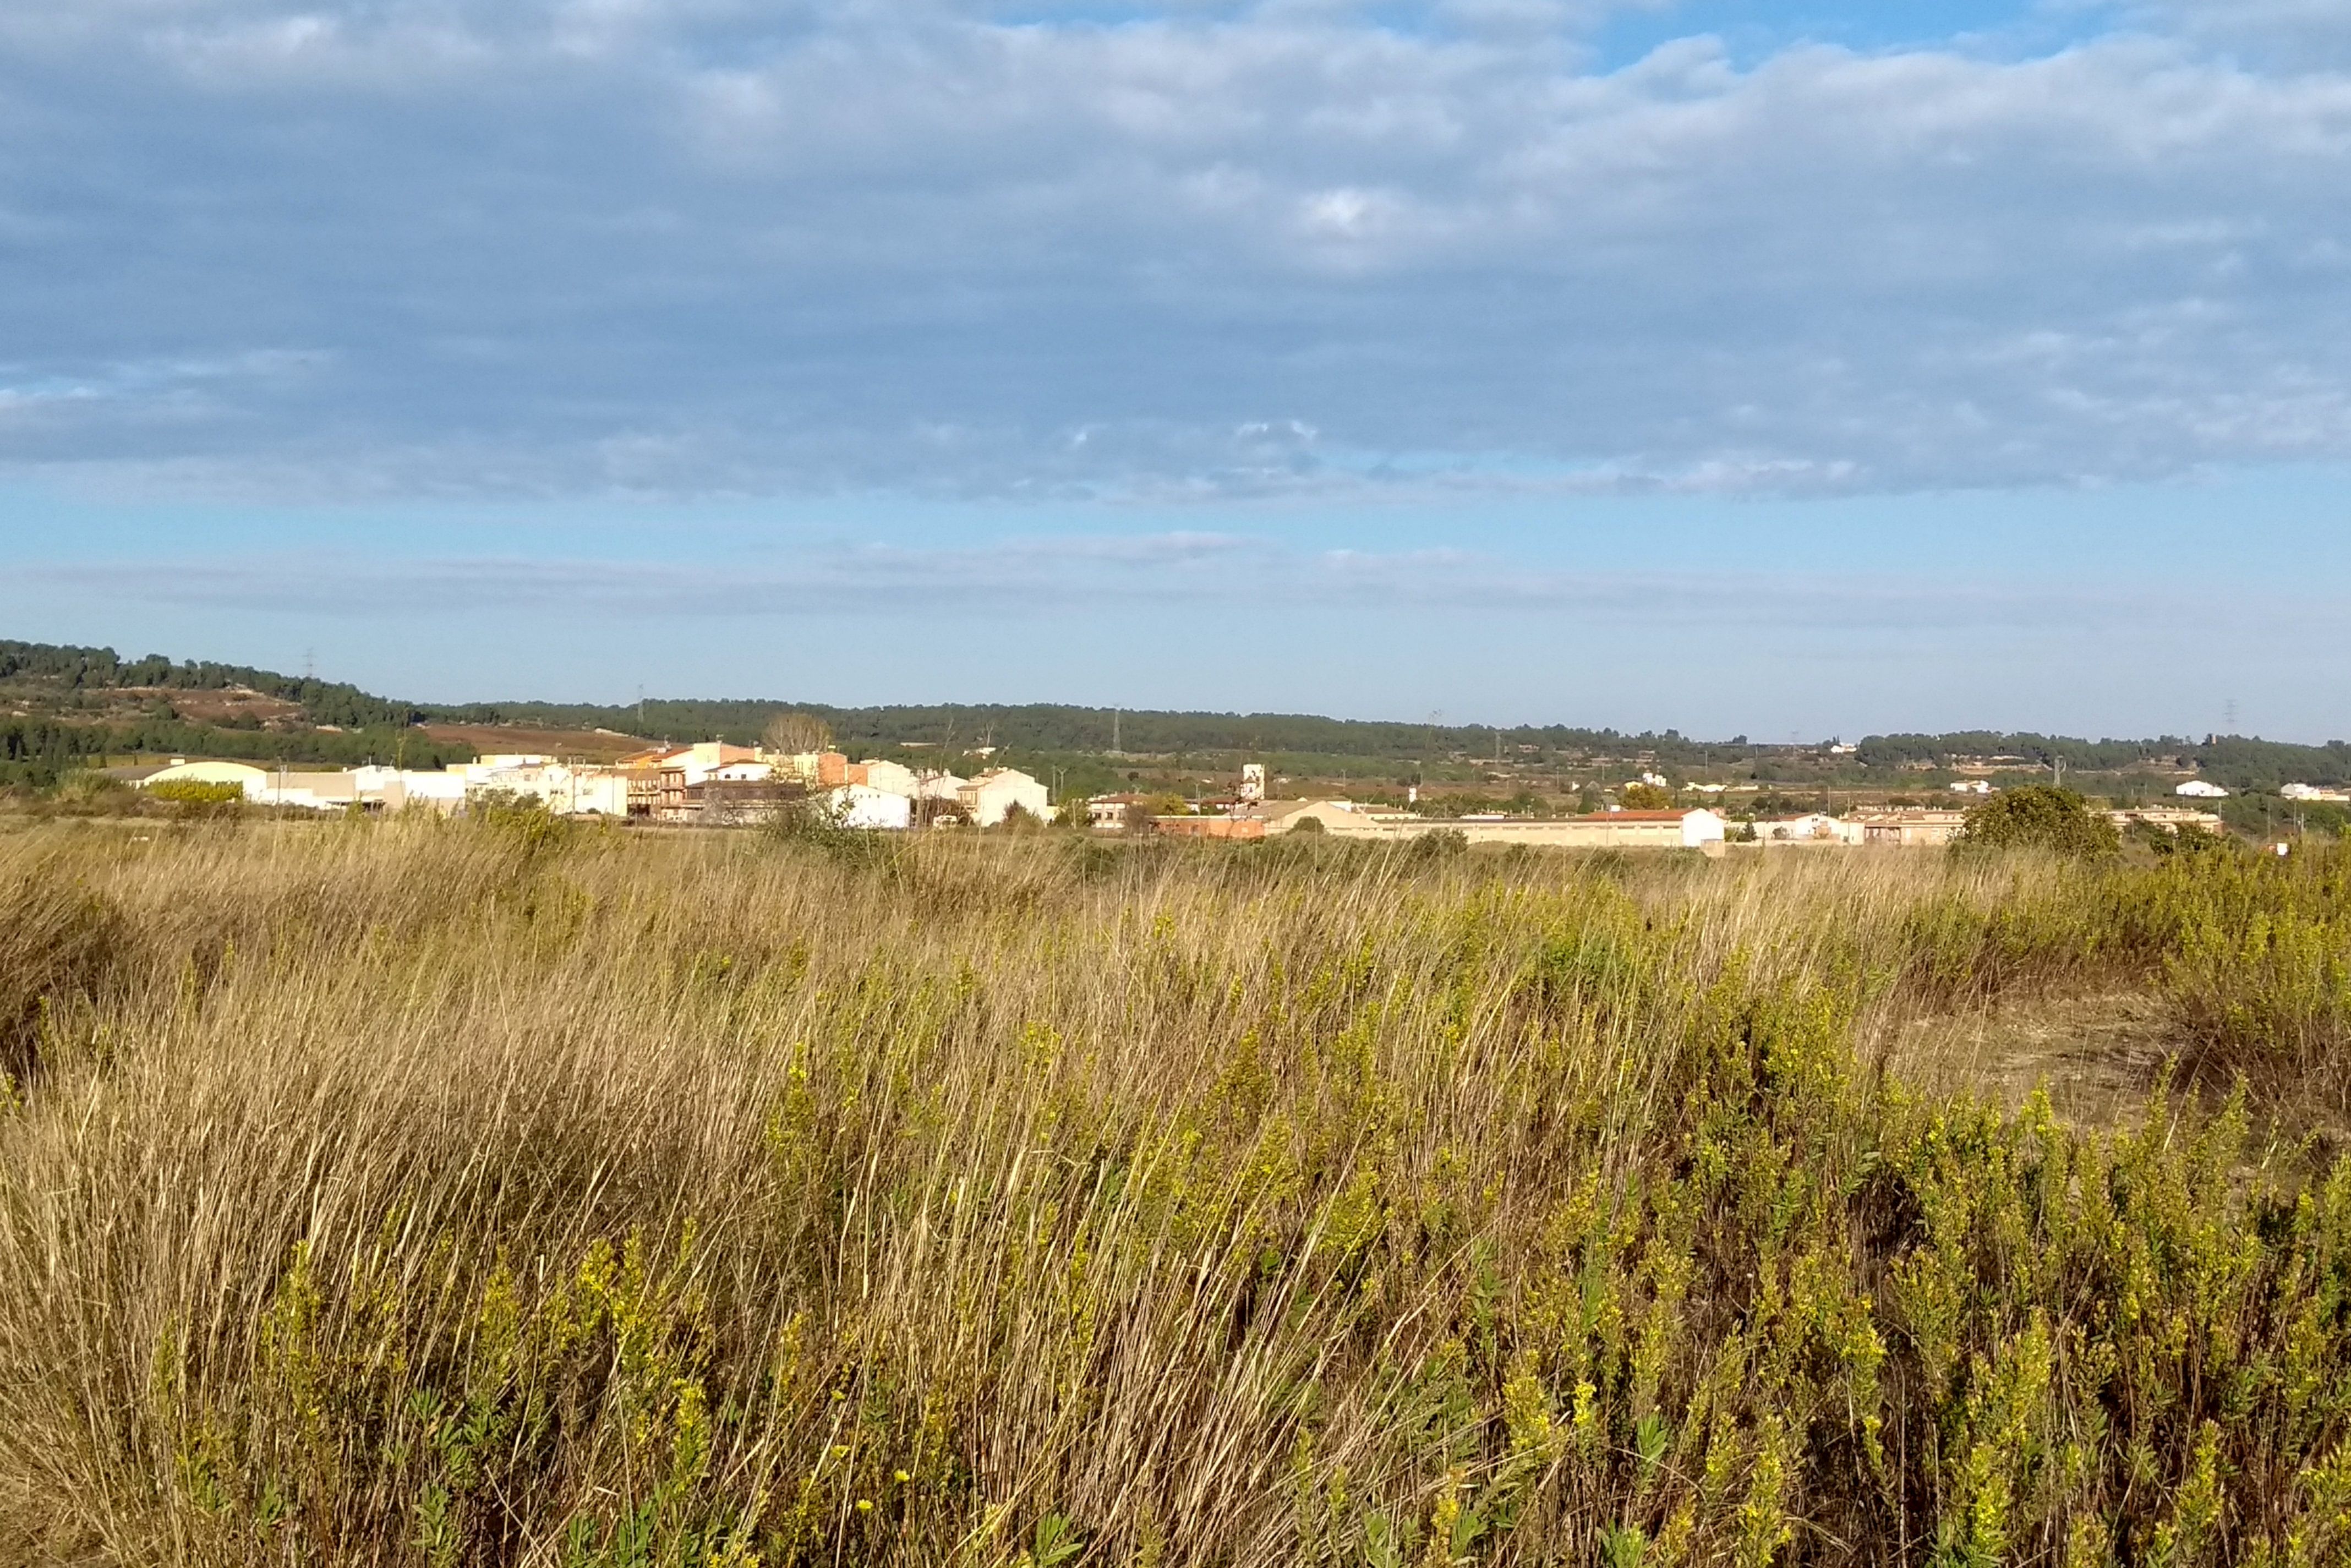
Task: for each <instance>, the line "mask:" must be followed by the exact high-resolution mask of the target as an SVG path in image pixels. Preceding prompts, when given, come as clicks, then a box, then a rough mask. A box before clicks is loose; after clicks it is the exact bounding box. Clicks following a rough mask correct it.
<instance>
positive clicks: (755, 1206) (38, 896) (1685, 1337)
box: [0, 821, 2351, 1568]
mask: <svg viewBox="0 0 2351 1568" xmlns="http://www.w3.org/2000/svg"><path fill="white" fill-rule="evenodd" d="M2088 876H2089V873H2083V872H2080V871H2078V870H2069V869H2067V868H2065V867H2062V866H2058V865H2055V864H2052V863H2043V862H1992V863H1979V864H1974V865H1965V864H1955V863H1952V862H1946V861H1943V860H1941V859H1939V858H1932V857H1923V858H1922V857H1902V856H1875V855H1871V856H1852V857H1830V856H1793V855H1792V856H1775V857H1771V858H1770V859H1769V860H1768V861H1766V860H1764V859H1762V858H1761V857H1757V858H1756V859H1754V860H1750V861H1746V862H1732V863H1728V864H1713V863H1707V862H1698V861H1695V860H1693V861H1688V862H1684V861H1682V860H1679V859H1678V858H1676V859H1656V860H1647V861H1642V860H1637V859H1635V860H1626V861H1606V860H1593V859H1588V858H1571V857H1560V856H1548V857H1546V856H1517V857H1489V856H1485V855H1468V856H1456V857H1441V856H1428V855H1416V854H1412V853H1397V852H1368V853H1367V852H1361V851H1358V850H1353V849H1351V848H1350V847H1349V846H1345V845H1325V846H1319V847H1313V846H1302V845H1279V844H1277V845H1268V846H1245V847H1242V848H1240V849H1238V850H1228V849H1223V848H1217V847H1212V848H1209V849H1205V850H1195V849H1185V850H1179V851H1173V852H1157V851H1154V850H1151V849H1149V848H1117V849H1104V848H1101V847H1097V846H1089V845H1081V844H1077V843H1074V842H1071V841H1061V840H1059V839H1044V838H1040V839H1033V840H1029V841H1016V842H1011V843H987V842H932V841H925V842H921V843H916V844H913V845H910V846H906V847H904V848H903V849H899V850H893V851H883V852H876V851H873V850H872V848H871V847H870V846H866V845H863V844H862V843H859V842H855V841H847V842H844V843H842V844H840V845H835V846H831V847H827V846H821V845H820V846H810V845H804V844H802V845H791V844H778V843H773V842H769V841H764V840H760V839H758V838H756V837H752V836H735V837H726V836H710V837H701V836H686V835H672V836H653V835H630V834H625V833H607V834H596V833H556V832H548V831H539V830H538V829H535V828H532V827H530V826H528V825H527V824H525V825H519V826H517V825H513V824H509V825H507V826H505V827H494V828H491V829H487V830H485V829H479V828H468V827H465V826H463V825H455V826H452V825H443V824H435V823H430V822H405V821H403V822H394V823H385V824H367V823H350V824H341V823H338V824H321V825H308V824H302V825H297V824H262V825H246V826H242V827H240V826H236V825H233V824H189V825H187V826H184V827H182V828H177V829H173V830H169V831H162V832H161V833H159V834H157V835H156V836H154V837H152V838H151V839H149V840H147V841H136V840H133V839H131V837H129V836H127V835H124V834H120V833H112V832H109V831H105V830H102V829H99V828H83V829H79V830H76V829H73V828H70V827H51V828H44V829H41V830H38V831H26V832H21V833H17V834H15V835H12V836H10V837H8V838H6V839H5V840H0V890H10V891H0V899H5V903H0V953H5V956H6V967H5V968H0V1029H13V1030H15V1034H14V1035H13V1036H11V1038H12V1039H14V1040H16V1046H15V1048H14V1049H15V1050H16V1052H17V1055H16V1061H17V1064H18V1069H19V1071H18V1074H17V1076H18V1078H19V1080H20V1082H21V1084H22V1091H23V1092H22V1096H21V1099H20V1103H19V1104H18V1106H17V1108H16V1109H15V1110H14V1111H13V1112H12V1113H9V1114H8V1115H7V1116H6V1118H5V1122H0V1503H5V1504H7V1505H8V1506H10V1507H11V1508H13V1509H14V1510H15V1511H16V1528H17V1529H18V1530H19V1531H22V1532H25V1533H26V1539H27V1540H28V1541H38V1542H44V1543H45V1545H44V1546H43V1548H42V1549H43V1550H46V1551H48V1552H54V1553H57V1554H58V1555H59V1556H60V1557H61V1558H62V1557H64V1556H66V1555H68V1554H77V1555H79V1556H84V1557H88V1558H89V1560H92V1561H104V1562H110V1563H247V1562H252V1563H260V1562H335V1563H342V1562H351V1563H430V1564H442V1563H550V1564H552V1563H565V1564H574V1563H577V1564H583V1565H584V1564H589V1563H600V1564H601V1563H610V1564H621V1563H644V1564H652V1563H681V1564H682V1563H748V1562H751V1561H753V1560H754V1559H755V1558H756V1559H758V1560H759V1561H762V1562H765V1563H768V1564H770V1565H774V1564H780V1563H969V1564H973V1565H974V1568H984V1565H993V1564H1008V1563H1014V1562H1016V1561H1030V1562H1034V1563H1053V1562H1075V1561H1079V1560H1081V1559H1082V1560H1083V1561H1085V1562H1089V1563H1094V1562H1100V1563H1129V1562H1134V1563H1169V1564H1175V1563H1184V1564H1191V1563H1232V1564H1263V1563H1366V1562H1368V1563H1373V1564H1374V1565H1381V1568H1386V1565H1400V1564H1402V1563H1406V1562H1410V1563H1422V1564H1432V1563H1440V1562H1448V1563H1449V1562H1455V1561H1462V1560H1476V1561H1481V1562H1485V1561H1490V1562H1529V1563H1533V1562H1590V1561H1595V1560H1604V1561H1609V1562H1612V1563H1616V1564H1619V1565H1620V1568H1629V1565H1630V1564H1632V1563H1642V1562H1646V1563H1651V1564H1655V1563H1663V1562H1683V1561H1687V1562H1700V1561H1707V1562H1713V1561H1720V1562H1733V1561H1736V1562H1741V1563H1759V1564H1760V1563H1766V1562H1772V1561H1784V1562H1793V1561H1804V1562H1811V1561H1871V1562H1876V1561H1920V1562H1924V1561H1928V1560H1929V1558H1931V1557H1936V1556H1937V1554H1938V1553H1939V1554H1941V1560H1948V1561H1951V1562H1963V1561H1964V1562H1984V1563H1990V1562H1994V1561H2001V1560H2005V1559H2007V1558H2009V1557H2014V1558H2015V1559H2016V1560H2019V1561H2024V1560H2032V1559H2034V1558H2036V1557H2053V1556H2055V1555H2061V1554H2062V1555H2064V1556H2065V1557H2066V1559H2067V1561H2068V1562H2069V1563H2071V1562H2074V1561H2081V1562H2100V1561H2105V1560H2107V1559H2106V1557H2105V1555H2103V1554H2104V1553H2105V1552H2109V1551H2111V1552H2115V1553H2117V1554H2119V1556H2120V1558H2121V1559H2122V1560H2125V1561H2131V1562H2141V1561H2145V1562H2152V1561H2157V1560H2158V1559H2160V1560H2163V1561H2169V1562H2183V1563H2184V1562H2189V1561H2198V1562H2202V1561H2213V1562H2218V1561H2250V1560H2252V1555H2251V1554H2252V1553H2254V1552H2271V1553H2272V1554H2273V1555H2272V1556H2271V1557H2270V1558H2267V1559H2264V1560H2266V1561H2276V1562H2280V1563H2284V1562H2288V1561H2294V1562H2301V1561H2310V1562H2318V1561H2325V1560H2327V1559H2326V1558H2325V1557H2324V1556H2323V1555H2322V1556H2313V1555H2310V1554H2311V1553H2312V1552H2327V1551H2335V1550H2338V1549H2340V1546H2341V1544H2342V1543H2343V1542H2346V1541H2351V1534H2343V1533H2337V1532H2341V1531H2351V1516H2346V1515H2345V1514H2344V1510H2345V1508H2346V1505H2351V1493H2346V1491H2345V1490H2343V1487H2344V1485H2345V1484H2346V1482H2339V1481H2337V1480H2335V1479H2329V1478H2330V1477H2335V1476H2336V1475H2337V1474H2338V1472H2341V1473H2343V1474H2344V1475H2345V1476H2346V1478H2351V1470H2346V1469H2345V1463H2346V1462H2345V1461H2344V1460H2343V1459H2342V1458H2341V1455H2342V1451H2343V1450H2342V1449H2341V1448H2339V1447H2338V1445H2339V1444H2340V1442H2341V1440H2342V1437H2343V1435H2344V1431H2345V1426H2344V1422H2345V1409H2346V1406H2351V1391H2346V1378H2345V1373H2346V1369H2347V1368H2351V1362H2346V1359H2345V1357H2344V1354H2343V1335H2344V1333H2345V1325H2344V1323H2343V1322H2341V1319H2342V1316H2343V1312H2344V1308H2343V1307H2342V1306H2341V1304H2340V1300H2341V1298H2340V1296H2339V1295H2335V1296H2328V1295H2325V1291H2329V1290H2333V1289H2334V1287H2333V1286H2331V1285H2327V1284H2326V1283H2325V1281H2328V1280H2331V1279H2333V1278H2334V1275H2333V1274H2332V1273H2330V1272H2329V1270H2337V1269H2340V1268H2342V1267H2345V1265H2344V1264H2342V1263H2340V1262H2338V1260H2339V1259H2341V1258H2344V1257H2346V1256H2351V1253H2346V1250H2345V1249H2346V1246H2351V1184H2346V1183H2335V1184H2334V1185H2333V1186H2325V1185H2324V1183H2323V1182H2322V1184H2321V1185H2320V1186H2313V1187H2309V1188H2307V1189H2306V1190H2308V1191H2309V1192H2311V1193H2312V1194H2313V1195H2314V1197H2313V1198H2312V1200H2311V1201H2313V1202H2314V1203H2315V1204H2316V1207H2315V1208H2313V1209H2310V1210H2309V1211H2308V1212H2309V1213H2310V1214H2312V1215H2314V1216H2315V1217H2316V1218H2312V1219H2309V1220H2308V1221H2307V1222H2306V1223H2305V1222H2304V1221H2299V1220H2295V1219H2294V1218H2293V1217H2294V1214H2295V1212H2296V1211H2295V1209H2294V1203H2295V1201H2296V1195H2297V1194H2298V1193H2300V1192H2303V1191H2304V1190H2305V1188H2304V1186H2302V1184H2303V1183H2304V1181H2305V1180H2306V1179H2310V1178H2308V1177H2307V1175H2306V1172H2305V1170H2304V1164H2303V1163H2302V1162H2288V1163H2287V1164H2286V1165H2284V1166H2279V1167H2278V1168H2277V1169H2275V1170H2270V1169H2267V1168H2265V1167H2264V1166H2262V1161H2261V1160H2260V1158H2259V1157H2258V1156H2257V1155H2253V1154H2252V1153H2249V1152H2245V1151H2241V1150H2240V1149H2239V1148H2238V1146H2237V1145H2235V1144H2234V1143H2232V1142H2231V1134H2230V1133H2229V1131H2228V1129H2226V1128H2225V1127H2224V1128H2222V1129H2220V1131H2218V1132H2217V1133H2215V1134H2212V1135H2211V1136H2210V1137H2205V1138H2201V1139H2192V1138H2190V1137H2189V1135H2188V1134H2186V1133H2184V1132H2181V1133H2178V1134H2177V1135H2176V1136H2175V1128H2174V1124H2173V1123H2172V1120H2171V1118H2170V1115H2169V1113H2168V1111H2166V1110H2164V1109H2163V1108H2161V1107H2160V1106H2158V1108H2156V1109H2155V1111H2154V1112H2153V1113H2152V1116H2151V1122H2150V1127H2149V1131H2148V1132H2147V1134H2145V1135H2144V1136H2143V1137H2137V1136H2132V1135H2127V1134H2126V1135H2118V1136H2116V1137H2115V1138H2112V1139H2105V1138H2091V1137H2084V1136H2081V1135H2077V1134H2071V1133H2067V1132H2065V1131H2064V1130H2063V1129H2062V1128H2059V1127H2057V1126H2056V1125H2054V1124H2053V1123H2051V1122H2050V1121H2049V1120H2048V1118H2047V1116H2046V1115H2045V1113H2044V1112H2043V1111H2042V1110H2040V1109H2038V1108H2028V1109H2027V1110H2026V1111H2025V1112H2024V1113H2022V1114H2021V1115H2018V1116H2014V1117H2010V1116H2007V1115H2004V1114H2001V1113H1995V1112H1991V1111H1984V1110H1979V1109H1976V1108H1974V1107H1972V1106H1970V1105H1965V1104H1961V1105H1958V1106H1946V1105H1943V1104H1941V1103H1938V1101H1937V1100H1935V1099H1929V1100H1927V1101H1921V1100H1919V1099H1918V1098H1917V1097H1916V1096H1915V1095H1913V1094H1911V1093H1909V1092H1907V1091H1906V1090H1904V1089H1903V1088H1902V1087H1901V1086H1900V1085H1899V1084H1898V1083H1896V1082H1891V1081H1889V1080H1887V1079H1886V1077H1885V1076H1884V1073H1883V1071H1881V1070H1882V1067H1883V1064H1884V1062H1885V1061H1886V1060H1888V1058H1889V1051H1890V1042H1893V1041H1896V1040H1903V1039H1906V1038H1908V1036H1909V1033H1910V1032H1911V1031H1912V1027H1913V1020H1914V1019H1917V1018H1918V1017H1920V1016H1922V1015H1927V1014H1934V1015H1937V1016H1942V1015H1946V1014H1948V1013H1949V1010H1950V1009H1951V1008H1952V1007H1953V1006H1954V1005H1962V1006H1966V1007H1975V1006H1980V1005H1982V1004H1983V1003H1984V1002H1985V1001H1986V1000H1987V998H1993V997H1994V996H2014V995H2019V994H2023V993H2026V992H2029V991H2032V989H2033V988H2044V989H2053V990H2058V991H2062V990H2064V988H2066V987H2067V986H2073V985H2087V984H2089V983H2090V982H2092V981H2095V982H2096V983H2097V984H2099V985H2103V986H2105V987H2106V988H2112V987H2113V986H2114V985H2115V984H2116V975H2117V974H2120V973H2125V972H2128V973H2132V974H2136V975H2138V976H2140V977H2145V976H2146V975H2147V973H2149V971H2148V969H2147V963H2146V961H2145V959H2144V958H2143V956H2141V957H2125V956H2116V954H2114V953H2112V952H2108V951H2105V950H2104V949H2097V948H2095V945H2093V946H2086V947H2085V946H2081V945H2080V944H2076V943H2074V938H2073V936H2067V935H2064V934H2067V933H2074V934H2078V933H2079V932H2080V931H2082V930H2085V929H2088V928H2089V926H2090V925H2095V924H2096V922H2097V921H2098V920H2100V919H2103V918H2105V917H2104V916H2100V915H2095V913H2089V912H2088V911H2090V910H2091V908H2092V905H2093V904H2095V897H2094V895H2093V892H2092V891H2088V890H2087V889H2088V883H2086V882H2085V878H2087V877H2088ZM2019 910H2024V911H2040V912H2041V913H2039V914H2037V915H2031V916H2030V919H2031V920H2032V922H2034V923H2035V924H2032V927H2031V929H2032V932H2034V933H2038V935H2036V936H2032V939H2031V940H2026V939H2025V938H2024V937H2022V936H2018V935H2017V929H2018V928H2013V927H2011V926H2009V925H2001V921H2002V920H2004V919H2008V918H2009V917H2010V916H2011V915H2013V912H2016V911H2019ZM1970 921H1972V922H1974V924H1973V925H1969V922H1970ZM1967 932H1972V933H1973V934H1974V935H1973V936H1965V933H1967ZM1986 933H1991V935H1986ZM2051 933H2058V934H2059V935H2058V936H2052V935H2051ZM1963 936H1965V939H1964V940H1963V939H1962V938H1963ZM1970 942H1972V943H1973V946H1968V945H1967V944H1968V943H1970ZM1969 955H1972V956H1969ZM1954 998H1959V1002H1958V1003H1957V1004H1955V1001H1954ZM11 1019H15V1020H16V1022H15V1023H14V1024H12V1023H11V1022H10V1020H11ZM1892 1060H1895V1061H1897V1062H1898V1061H1900V1058H1899V1057H1898V1055H1896V1056H1893V1057H1892ZM2211 1169H2222V1170H2233V1171H2234V1172H2235V1173H2236V1179H2235V1180H2233V1181H2211V1180H2210V1179H2204V1178H2199V1172H2209V1171H2210V1170H2211ZM2322 1176H2323V1173H2322ZM2280 1217H2283V1218H2280ZM2262 1225H2270V1226H2273V1228H2274V1235H2272V1233H2271V1232H2267V1231H2262V1232H2259V1233H2260V1234H2262V1235H2263V1236H2268V1237H2270V1238H2271V1239H2267V1240H2264V1241H2263V1242H2262V1245H2261V1246H2260V1247H2259V1248H2256V1249H2254V1251H2253V1252H2252V1253H2250V1254H2247V1253H2244V1251H2243V1249H2242V1247H2241V1245H2240V1242H2241V1239H2242V1238H2243V1237H2244V1236H2246V1235H2247V1234H2249V1231H2248V1227H2249V1226H2251V1227H2254V1228H2255V1230H2256V1231H2258V1229H2259V1227H2260V1226H2262ZM2297 1227H2299V1228H2297ZM2232 1247H2233V1248H2235V1249H2236V1250H2234V1251H2231V1248H2232ZM2150 1269H2152V1270H2154V1271H2153V1273H2149V1272H2148V1270H2150ZM2126 1294H2127V1295H2128V1297H2129V1301H2130V1305H2129V1307H2128V1310H2127V1311H2125V1310H2124V1308H2123V1307H2121V1306H2119V1305H2117V1303H2118V1302H2119V1301H2122V1299H2123V1297H2124V1296H2125V1295H2126ZM2322 1300H2323V1301H2325V1302H2328V1303H2333V1304H2328V1305H2326V1306H2325V1310H2324V1311H2323V1312H2322V1311H2321V1310H2320V1307H2319V1305H2317V1304H2316V1303H2320V1302H2321V1301H2322ZM2231 1366H2233V1370H2231ZM2249 1378H2250V1379H2251V1380H2252V1381H2250V1382H2249V1381H2247V1380H2248V1379H2249ZM2297 1380H2298V1381H2297ZM2330 1465H2332V1466H2335V1469H2328V1467H2329V1466H2330ZM2215 1467H2225V1468H2226V1469H2227V1472H2228V1473H2227V1474H2226V1475H2225V1477H2223V1476H2221V1475H2220V1469H2216V1468H2215ZM2199 1478H2200V1479H2199ZM2215 1478H2219V1479H2215ZM2314 1478H2315V1479H2314ZM2215 1488H2220V1489H2221V1490H2223V1491H2224V1492H2225V1493H2226V1496H2225V1497H2224V1499H2223V1501H2222V1503H2221V1504H2220V1505H2213V1504H2211V1503H2210V1500H2209V1499H2208V1497H2207V1495H2206V1494H2207V1493H2210V1492H2211V1491H2213V1490H2214V1489H2215ZM2329 1488H2335V1489H2336V1490H2328V1489H2329ZM2199 1489H2200V1490H2199ZM2297 1532H2299V1533H2297ZM2296 1542H2300V1544H2299V1545H2296V1544H2295V1543H2296ZM6 1546H7V1542H6V1538H5V1535H0V1550H5V1549H6ZM23 1550H24V1551H26V1552H30V1551H32V1550H33V1548H32V1547H31V1546H29V1545H27V1546H26V1547H25V1548H23ZM2166 1552H2168V1553H2169V1555H2168V1557H2165V1556H2163V1555H2162V1554H2163V1553H2166ZM2295 1552H2300V1553H2301V1555H2299V1556H2296V1555H2294V1553H2295Z"/></svg>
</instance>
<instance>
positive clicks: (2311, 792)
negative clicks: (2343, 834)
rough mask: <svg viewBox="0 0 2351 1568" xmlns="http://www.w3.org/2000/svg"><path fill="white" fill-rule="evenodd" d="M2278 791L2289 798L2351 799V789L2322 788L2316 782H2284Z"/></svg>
mask: <svg viewBox="0 0 2351 1568" xmlns="http://www.w3.org/2000/svg"><path fill="white" fill-rule="evenodd" d="M2278 793H2279V794H2280V795H2283V797H2285V799H2287V800H2325V801H2332V802H2336V803H2341V802H2344V801H2351V789H2320V788H2319V787H2318V786H2317V785H2315V784H2283V785H2280V786H2279V787H2278Z"/></svg>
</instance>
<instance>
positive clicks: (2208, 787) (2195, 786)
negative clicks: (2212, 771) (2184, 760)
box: [2172, 779, 2228, 800]
mask: <svg viewBox="0 0 2351 1568" xmlns="http://www.w3.org/2000/svg"><path fill="white" fill-rule="evenodd" d="M2172 793H2173V794H2175V795H2188V796H2191V797H2193V798H2194V799H2196V800H2220V798H2221V797H2223V796H2225V795H2227V794H2228V791H2227V790H2226V789H2221V788H2220V786H2219V785H2218V784H2214V783H2212V782H2210V780H2207V779H2189V780H2188V782H2186V783H2185V784H2182V785H2180V786H2179V788H2177V789H2173V790H2172Z"/></svg>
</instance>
